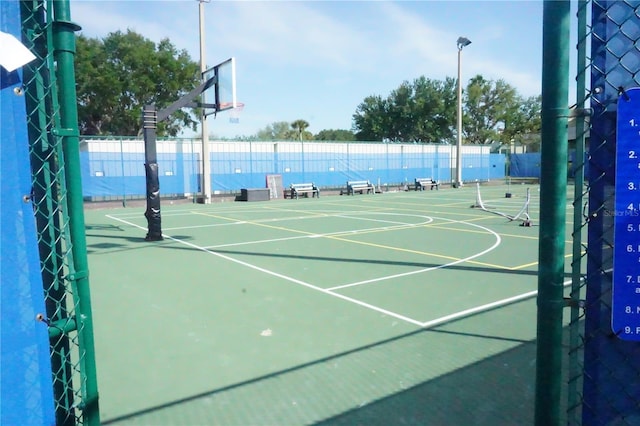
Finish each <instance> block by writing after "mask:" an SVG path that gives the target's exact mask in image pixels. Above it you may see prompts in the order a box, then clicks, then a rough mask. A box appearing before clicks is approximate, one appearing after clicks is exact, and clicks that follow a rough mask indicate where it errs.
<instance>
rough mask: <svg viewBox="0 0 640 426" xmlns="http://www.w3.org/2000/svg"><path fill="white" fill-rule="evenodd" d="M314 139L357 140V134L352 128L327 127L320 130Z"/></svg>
mask: <svg viewBox="0 0 640 426" xmlns="http://www.w3.org/2000/svg"><path fill="white" fill-rule="evenodd" d="M314 140H316V141H339V142H348V141H354V140H356V135H354V134H353V132H352V131H351V130H343V129H335V130H334V129H325V130H320V131H319V132H318V134H316V135H315V136H314Z"/></svg>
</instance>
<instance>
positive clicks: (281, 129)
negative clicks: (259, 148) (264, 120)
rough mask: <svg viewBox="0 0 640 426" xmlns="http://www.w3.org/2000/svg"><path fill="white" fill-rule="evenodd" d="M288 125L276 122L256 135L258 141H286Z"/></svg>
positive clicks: (288, 132)
mask: <svg viewBox="0 0 640 426" xmlns="http://www.w3.org/2000/svg"><path fill="white" fill-rule="evenodd" d="M290 133H291V132H290V130H289V123H287V122H286V121H276V122H274V123H271V124H269V125H268V126H267V127H265V128H264V129H262V130H258V133H256V139H258V140H287V139H289V136H290Z"/></svg>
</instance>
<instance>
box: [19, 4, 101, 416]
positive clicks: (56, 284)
mask: <svg viewBox="0 0 640 426" xmlns="http://www.w3.org/2000/svg"><path fill="white" fill-rule="evenodd" d="M20 15H21V22H22V38H23V43H24V44H25V46H27V47H28V48H29V50H30V51H31V52H33V53H34V54H35V56H36V59H35V60H34V61H32V62H31V63H29V64H28V65H26V66H25V67H24V69H23V85H24V94H25V104H26V111H27V131H28V137H29V154H30V162H31V173H32V193H31V202H32V205H33V210H34V216H35V220H36V227H37V235H38V250H39V256H40V266H41V273H42V280H43V285H44V298H45V312H42V313H39V314H38V315H37V318H36V319H37V320H39V321H41V322H42V323H43V326H47V327H48V330H49V339H50V360H51V368H52V375H53V397H54V403H55V418H56V424H57V425H75V424H98V423H99V418H98V414H97V413H98V410H97V391H96V389H97V386H96V383H95V361H94V359H93V337H92V327H91V310H90V305H89V303H88V300H89V295H88V286H87V282H86V277H87V270H86V261H85V258H86V250H84V249H83V246H84V225H83V223H82V222H83V221H84V219H83V212H82V204H81V203H82V194H81V193H77V190H74V189H72V184H70V182H74V181H78V182H79V180H80V176H79V174H78V175H75V176H74V170H75V169H77V166H76V167H74V163H75V164H77V163H79V158H78V157H77V156H75V158H74V156H73V144H74V143H75V145H76V146H77V144H78V142H77V124H76V125H75V126H74V125H73V122H74V121H75V122H76V123H77V115H75V116H74V111H73V110H69V108H68V107H66V106H65V103H66V104H68V103H69V101H71V102H72V103H74V104H75V102H76V100H75V92H74V91H75V86H74V81H73V80H74V79H73V78H71V79H70V78H69V67H68V66H67V63H68V62H69V60H68V58H67V57H65V55H67V56H68V55H71V56H73V49H74V44H73V43H69V42H68V40H69V35H70V37H74V35H73V31H74V30H75V29H77V28H76V27H75V26H74V25H73V24H71V23H70V21H69V20H68V2H66V1H42V0H32V1H22V2H20ZM71 40H73V38H71ZM71 77H73V68H71ZM70 82H71V84H72V88H73V98H72V99H70V100H69V98H70V94H69V84H70ZM74 135H75V138H74ZM78 196H79V197H80V198H79V200H80V210H79V211H78V209H77V201H75V200H77V197H78ZM83 251H84V252H85V253H84V254H83V253H82V252H83Z"/></svg>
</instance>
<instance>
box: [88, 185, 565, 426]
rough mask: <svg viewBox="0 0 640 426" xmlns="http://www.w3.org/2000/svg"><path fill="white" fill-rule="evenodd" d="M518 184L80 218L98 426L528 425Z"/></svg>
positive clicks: (529, 271) (527, 319) (529, 349)
mask: <svg viewBox="0 0 640 426" xmlns="http://www.w3.org/2000/svg"><path fill="white" fill-rule="evenodd" d="M526 188H530V189H531V206H530V211H529V212H530V215H531V218H532V220H533V223H534V226H532V227H524V226H518V224H519V223H520V222H510V221H508V220H507V219H505V218H504V217H500V216H498V215H495V214H491V213H489V212H486V211H481V210H479V209H473V208H470V206H471V205H473V204H474V203H475V200H476V187H475V186H474V185H471V186H466V187H464V188H461V189H458V190H450V189H442V190H439V191H435V190H434V191H424V192H414V191H409V192H396V193H393V192H389V193H383V194H374V195H355V196H322V197H321V198H319V199H315V198H313V199H312V198H309V199H304V198H303V199H300V200H288V199H287V200H272V201H268V202H248V203H246V202H226V203H214V204H210V205H201V204H190V203H183V204H174V205H170V204H169V202H166V201H165V202H163V205H162V209H163V210H162V227H163V233H164V235H165V240H164V241H160V242H145V241H144V240H143V238H144V236H145V234H146V226H147V224H146V219H145V218H144V216H143V212H144V208H132V207H129V208H126V209H124V208H118V209H87V210H86V211H85V215H86V225H87V245H88V250H89V262H90V264H89V265H90V272H91V277H90V281H91V289H92V301H93V302H92V303H93V314H94V323H95V339H96V351H97V367H98V380H99V382H98V383H99V391H100V407H101V418H102V421H103V423H107V424H119V425H120V424H122V425H124V424H126V425H129V424H132V425H135V424H140V425H163V424H164V425H178V424H184V425H303V424H326V425H340V424H344V425H353V424H363V425H364V424H367V425H370V424H380V425H388V424H442V425H445V424H446V425H468V424H486V425H496V424H527V423H531V422H532V419H533V398H534V376H535V340H534V339H535V332H536V325H535V324H536V306H535V294H536V293H535V290H536V288H537V275H536V270H537V259H538V246H537V244H538V228H537V226H535V225H537V219H538V216H539V214H538V213H539V212H538V206H539V192H538V186H535V185H532V186H530V187H529V186H527V185H515V186H511V187H510V188H509V189H508V188H507V187H505V186H499V185H496V186H483V187H482V199H483V201H484V204H485V205H487V206H489V205H491V206H494V207H496V209H497V210H500V211H503V212H505V213H510V214H516V213H517V212H518V211H519V210H520V208H521V207H522V206H523V204H524V200H525V198H526ZM507 191H509V192H511V193H512V194H513V197H512V198H505V192H507ZM569 208H570V204H569V203H568V208H567V218H568V219H569V218H570V217H571V210H570V209H569ZM570 228H571V227H570V226H567V238H566V241H567V251H566V252H567V253H570V252H571V238H570V236H569V234H570V231H571V229H570ZM566 259H567V265H568V264H569V261H570V258H569V257H568V256H567V258H566ZM566 270H569V269H568V268H567V269H566ZM567 280H569V276H567Z"/></svg>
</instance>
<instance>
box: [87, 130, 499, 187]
mask: <svg viewBox="0 0 640 426" xmlns="http://www.w3.org/2000/svg"><path fill="white" fill-rule="evenodd" d="M98 143H102V145H98V146H97V147H98V149H96V147H95V146H94V147H91V149H90V148H89V147H90V146H91V144H92V143H91V142H89V144H86V143H85V144H83V145H81V146H82V148H81V151H82V152H81V164H82V174H83V175H82V183H83V195H84V196H85V197H91V198H93V197H96V198H99V197H111V198H122V197H129V196H144V195H145V189H146V186H145V176H144V152H141V151H140V148H139V145H141V141H126V142H118V141H117V140H115V141H110V142H105V141H102V142H98ZM296 144H297V146H293V145H296ZM276 145H277V146H276ZM163 146H164V147H163ZM167 147H168V148H167ZM367 148H371V150H372V151H378V152H363V151H366V150H367ZM322 149H323V147H322V143H315V144H314V152H308V151H307V152H305V148H304V147H303V148H302V149H301V145H300V144H298V143H293V144H288V143H287V142H276V143H264V142H258V143H249V142H238V143H237V144H233V143H219V144H215V143H214V144H213V146H212V148H211V155H210V161H211V171H212V172H211V187H212V190H213V191H214V193H223V194H224V193H238V192H240V189H242V188H264V187H266V177H267V175H273V174H277V175H281V176H282V183H283V185H284V187H288V186H289V185H290V184H292V183H305V182H312V183H315V184H316V185H317V186H318V187H320V188H341V187H345V185H346V182H347V180H369V181H370V182H372V183H373V184H375V185H380V186H381V187H384V186H385V185H389V187H392V186H397V185H403V184H405V183H408V184H413V182H414V179H415V178H429V177H431V178H434V179H436V180H439V181H440V182H444V183H446V182H450V181H451V175H452V169H451V166H450V165H451V164H452V158H451V152H452V147H449V146H442V147H433V146H431V147H428V148H422V147H416V146H409V147H407V149H406V150H400V149H399V147H398V146H394V147H392V148H390V149H393V150H394V151H402V152H400V153H390V152H385V151H386V149H385V146H384V145H383V144H378V145H374V144H357V143H344V144H340V143H330V144H327V151H326V152H322ZM470 149H474V151H475V152H471V153H468V154H465V155H463V157H462V168H463V172H462V177H463V180H464V181H467V182H473V181H476V180H477V181H489V180H498V179H504V178H505V156H504V155H502V154H489V153H488V148H478V147H473V148H470ZM422 150H423V151H424V152H419V151H422ZM166 151H169V152H166ZM353 151H357V152H353ZM480 151H482V152H480ZM157 157H158V166H159V179H160V192H161V194H163V195H168V194H172V195H185V194H194V193H199V192H200V168H201V166H200V153H199V152H198V150H197V146H196V145H195V143H191V145H189V143H176V142H169V144H168V145H163V143H159V144H158V154H157ZM453 162H454V161H453Z"/></svg>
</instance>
